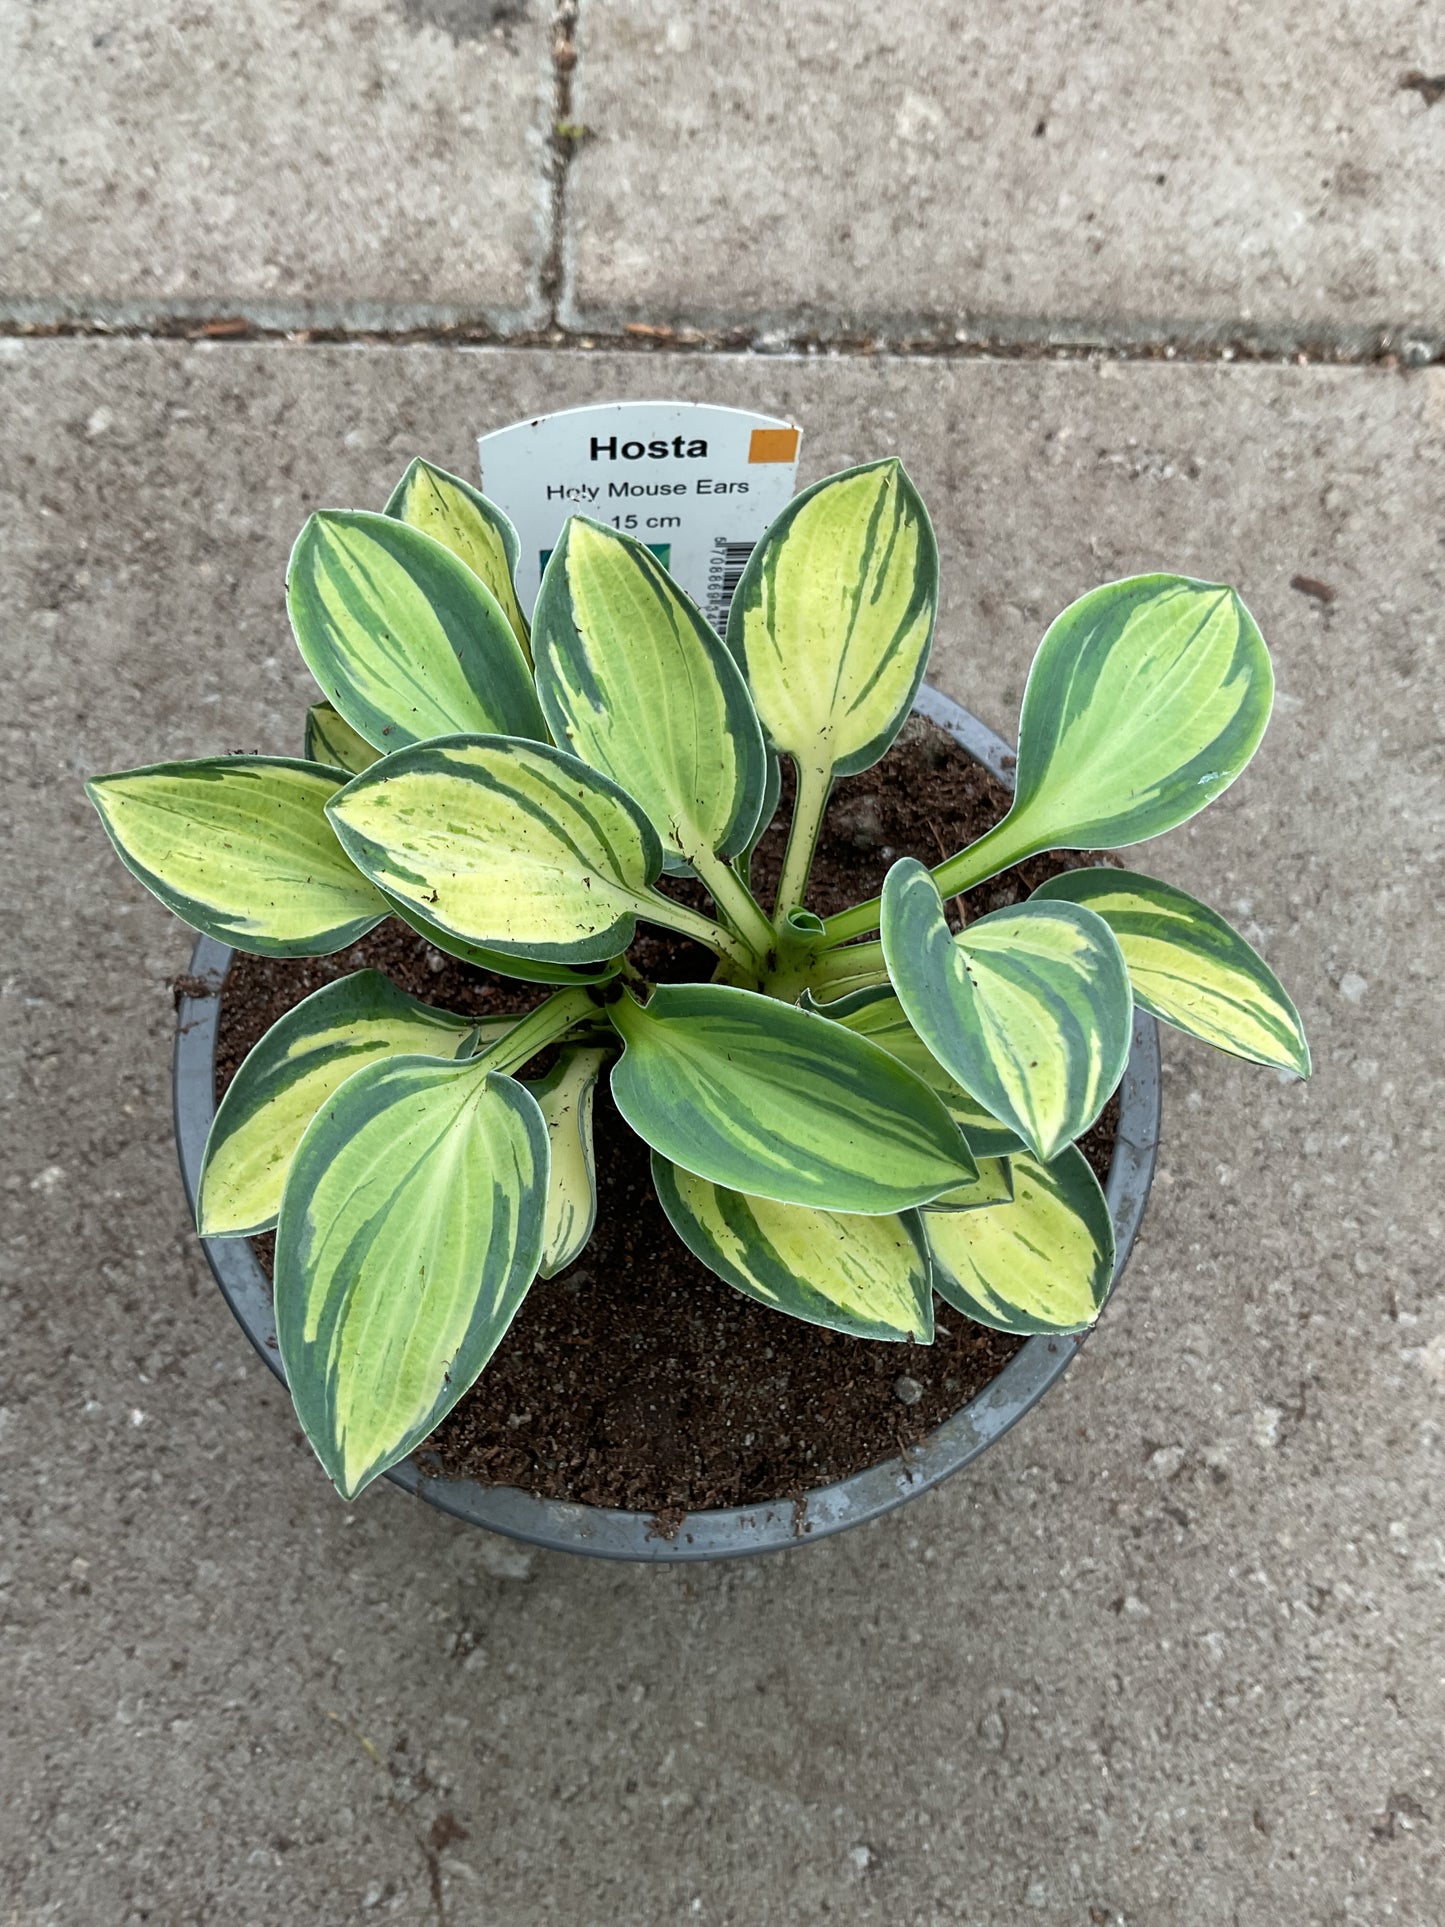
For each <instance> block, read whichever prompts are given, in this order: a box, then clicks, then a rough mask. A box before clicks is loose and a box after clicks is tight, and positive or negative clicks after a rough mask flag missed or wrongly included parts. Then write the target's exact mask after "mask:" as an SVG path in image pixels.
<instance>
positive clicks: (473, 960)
mask: <svg viewBox="0 0 1445 1927" xmlns="http://www.w3.org/2000/svg"><path fill="white" fill-rule="evenodd" d="M382 894H383V895H385V892H384V891H383V893H382ZM386 905H387V908H388V909H389V910H390V911H391V913H392V915H393V916H394V917H399V918H400V919H401V921H402V922H403V923H404V924H405V925H406V926H407V928H408V929H409V930H415V932H416V934H417V935H418V936H419V937H425V938H426V940H427V942H428V943H429V944H431V945H432V946H433V948H434V949H437V950H442V951H445V953H446V954H447V956H449V957H455V958H456V959H457V960H458V962H460V963H465V964H470V965H471V966H472V968H473V970H490V971H492V972H493V973H494V974H495V975H496V976H498V977H512V978H515V979H516V981H517V982H518V983H524V984H605V983H606V982H607V981H608V980H609V979H610V978H612V977H615V976H616V975H617V973H618V971H619V970H620V969H621V968H622V963H621V959H620V958H618V957H609V958H608V959H606V961H604V962H603V963H595V964H562V963H545V962H543V961H542V959H541V958H540V957H523V956H516V957H514V956H511V955H510V954H509V953H508V952H506V951H504V950H488V949H487V947H486V945H485V944H480V943H467V942H466V940H465V939H464V938H462V937H454V936H453V935H452V934H451V932H450V931H449V930H441V929H439V928H438V927H437V925H436V924H434V923H432V922H430V921H429V919H428V918H426V917H424V916H423V915H422V914H421V912H420V911H419V910H418V909H416V908H415V906H414V905H412V904H410V903H403V902H402V901H401V899H400V898H399V897H387V899H386Z"/></svg>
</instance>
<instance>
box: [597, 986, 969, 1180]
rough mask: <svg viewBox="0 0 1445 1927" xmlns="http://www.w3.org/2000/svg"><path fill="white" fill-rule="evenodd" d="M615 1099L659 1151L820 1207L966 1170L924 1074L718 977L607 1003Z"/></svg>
mask: <svg viewBox="0 0 1445 1927" xmlns="http://www.w3.org/2000/svg"><path fill="white" fill-rule="evenodd" d="M608 1015H609V1016H610V1017H611V1018H612V1021H613V1023H614V1024H615V1025H616V1026H617V1028H618V1030H619V1031H620V1032H621V1033H622V1036H623V1038H624V1040H625V1041H626V1044H627V1049H626V1051H625V1052H624V1053H623V1056H622V1058H621V1059H620V1061H619V1062H618V1063H616V1064H615V1065H614V1066H613V1069H612V1095H613V1097H614V1098H615V1099H616V1100H617V1108H618V1110H619V1111H621V1113H622V1115H623V1117H624V1118H625V1119H626V1120H627V1122H628V1123H629V1124H630V1125H631V1126H632V1128H633V1130H634V1131H636V1132H637V1134H638V1136H639V1137H641V1138H644V1139H646V1141H647V1143H649V1144H650V1145H651V1146H652V1148H653V1149H654V1150H655V1151H660V1152H661V1153H662V1155H663V1156H664V1157H666V1158H670V1159H671V1160H672V1162H673V1163H674V1164H680V1165H681V1166H682V1167H683V1169H684V1170H686V1171H692V1172H694V1173H696V1174H697V1175H698V1176H699V1177H705V1178H710V1179H711V1180H712V1181H713V1183H714V1184H720V1185H724V1186H726V1187H727V1189H729V1190H732V1191H744V1192H747V1193H748V1194H749V1195H753V1196H758V1197H766V1198H775V1199H777V1200H778V1201H779V1202H780V1203H783V1204H806V1205H813V1206H816V1207H817V1208H818V1209H820V1210H824V1211H863V1212H886V1211H900V1210H905V1209H907V1208H908V1207H909V1206H910V1205H915V1204H921V1203H922V1202H923V1201H924V1200H925V1199H928V1198H935V1197H937V1196H938V1195H939V1193H940V1192H943V1191H949V1190H952V1189H953V1187H954V1186H955V1185H959V1184H962V1183H964V1182H965V1180H967V1179H969V1178H971V1177H972V1176H973V1173H974V1163H973V1159H972V1157H971V1156H970V1155H969V1151H968V1147H967V1145H966V1144H965V1143H964V1141H963V1139H962V1138H961V1137H960V1136H959V1133H958V1130H957V1128H956V1127H955V1126H954V1124H953V1123H952V1121H951V1120H950V1118H949V1115H948V1112H947V1111H946V1110H945V1109H944V1107H943V1105H942V1104H941V1103H940V1101H939V1100H938V1098H936V1097H935V1096H934V1094H933V1093H932V1091H930V1090H929V1089H928V1087H927V1085H926V1084H924V1083H923V1082H922V1081H921V1080H920V1079H918V1078H916V1077H914V1076H913V1074H912V1073H911V1072H910V1071H908V1070H906V1069H905V1068H904V1066H903V1065H902V1064H900V1063H899V1062H898V1060H897V1059H896V1058H894V1057H890V1056H889V1055H888V1053H887V1052H886V1051H884V1050H880V1049H879V1047H878V1046H877V1045H876V1044H873V1043H870V1042H869V1040H868V1039H867V1038H865V1037H855V1036H853V1035H852V1033H851V1032H849V1031H846V1030H844V1029H843V1028H842V1027H841V1025H838V1024H830V1023H829V1022H828V1021H827V1019H826V1018H822V1017H815V1016H812V1015H811V1014H810V1013H809V1012H807V1011H803V1010H799V1009H797V1008H796V1007H795V1006H793V1005H791V1004H784V1003H780V1002H779V1001H778V1000H777V999H776V998H773V997H763V996H759V995H758V994H757V993H756V992H755V991H748V990H735V989H733V988H731V987H730V986H727V985H723V984H664V985H663V986H662V987H661V988H660V989H658V990H655V991H654V992H653V994H652V997H651V999H650V1000H649V1002H648V1003H647V1004H646V1005H642V1004H639V1003H637V1002H636V1000H635V999H634V998H633V997H632V996H631V994H630V993H629V994H628V995H626V996H624V997H622V998H620V999H619V1000H618V1001H617V1002H616V1003H615V1004H612V1005H610V1006H609V1007H608Z"/></svg>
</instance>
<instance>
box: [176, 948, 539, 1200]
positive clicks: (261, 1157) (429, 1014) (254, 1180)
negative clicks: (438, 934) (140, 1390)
mask: <svg viewBox="0 0 1445 1927" xmlns="http://www.w3.org/2000/svg"><path fill="white" fill-rule="evenodd" d="M514 1022H515V1019H514V1018H511V1017H499V1018H491V1019H489V1020H487V1021H486V1022H484V1023H482V1024H480V1025H478V1024H477V1023H475V1022H474V1021H473V1019H471V1018H470V1017H457V1016H453V1015H452V1013H451V1012H450V1011H445V1010H434V1009H432V1007H431V1006H430V1005H429V1004H422V1003H418V1002H417V1000H416V998H415V997H408V996H407V995H406V994H405V992H404V991H401V990H398V989H397V987H396V985H395V984H394V983H392V981H391V979H390V978H389V977H384V976H383V975H382V974H381V972H380V971H379V970H358V971H357V972H356V973H355V975H354V976H350V977H341V978H338V979H337V981H336V982H335V983H330V984H326V985H324V986H323V987H322V989H320V990H316V991H313V992H312V994H311V995H310V996H309V997H307V998H305V999H303V1001H302V1002H301V1003H299V1004H296V1005H295V1006H294V1007H293V1008H292V1009H290V1010H288V1011H287V1012H286V1014H285V1016H284V1017H282V1018H280V1019H278V1021H277V1022H276V1023H274V1024H273V1025H272V1026H271V1028H270V1030H268V1031H267V1032H266V1035H265V1036H264V1037H263V1038H262V1039H261V1041H260V1043H258V1044H257V1045H256V1047H255V1049H254V1050H253V1051H252V1052H251V1053H250V1055H249V1056H248V1057H247V1059H246V1061H245V1063H244V1064H242V1066H241V1068H240V1070H238V1071H237V1073H236V1075H235V1077H234V1078H233V1079H232V1081H231V1084H230V1087H229V1089H228V1090H227V1092H226V1095H225V1096H224V1097H223V1098H222V1099H221V1105H220V1109H219V1110H218V1111H217V1112H216V1116H215V1121H214V1122H213V1123H212V1125H211V1133H210V1136H209V1137H208V1138H207V1139H206V1154H205V1157H204V1159H203V1160H202V1163H201V1182H200V1195H199V1198H198V1200H197V1205H196V1223H197V1226H198V1227H199V1229H200V1233H201V1236H202V1237H203V1238H232V1237H240V1236H250V1235H251V1234H252V1233H254V1232H257V1231H265V1230H267V1229H269V1227H270V1226H271V1225H273V1224H274V1223H275V1222H276V1214H277V1212H278V1211H279V1210H280V1209H281V1189H282V1186H283V1185H284V1184H285V1182H286V1173H287V1172H288V1171H289V1170H290V1168H291V1159H292V1156H293V1155H294V1153H295V1150H296V1146H297V1145H298V1144H299V1143H300V1141H301V1135H302V1133H303V1132H304V1131H305V1129H306V1127H307V1125H308V1124H309V1123H310V1122H311V1120H312V1118H313V1117H315V1115H316V1113H317V1111H319V1110H320V1108H321V1106H322V1105H323V1104H324V1103H325V1102H326V1100H327V1098H329V1097H330V1096H331V1094H332V1092H333V1091H335V1090H336V1089H337V1088H338V1087H339V1086H340V1085H342V1084H344V1083H345V1082H346V1080H347V1078H348V1077H350V1076H351V1075H352V1073H353V1072H355V1071H359V1070H360V1069H361V1068H362V1066H363V1065H365V1064H372V1063H375V1062H376V1061H377V1060H378V1059H380V1058H383V1057H398V1056H402V1055H406V1054H416V1053H421V1054H423V1055H425V1056H429V1057H454V1056H455V1055H456V1053H457V1051H458V1050H459V1049H460V1048H461V1046H462V1044H463V1042H464V1040H465V1039H467V1038H468V1037H470V1036H471V1035H472V1034H473V1033H474V1032H476V1031H478V1030H479V1031H480V1032H481V1037H480V1040H479V1041H480V1043H481V1044H482V1045H483V1046H485V1045H486V1044H488V1043H492V1042H494V1041H495V1040H496V1039H497V1038H499V1037H501V1036H503V1035H504V1034H505V1033H506V1032H507V1031H509V1030H510V1029H511V1027H512V1025H513V1023H514ZM468 1054H469V1055H470V1052H469V1053H468Z"/></svg>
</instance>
